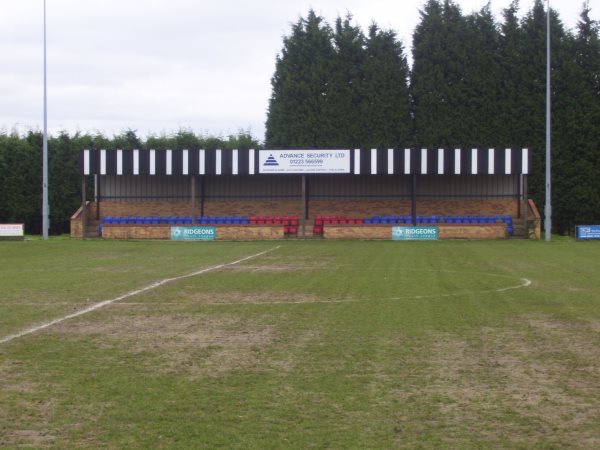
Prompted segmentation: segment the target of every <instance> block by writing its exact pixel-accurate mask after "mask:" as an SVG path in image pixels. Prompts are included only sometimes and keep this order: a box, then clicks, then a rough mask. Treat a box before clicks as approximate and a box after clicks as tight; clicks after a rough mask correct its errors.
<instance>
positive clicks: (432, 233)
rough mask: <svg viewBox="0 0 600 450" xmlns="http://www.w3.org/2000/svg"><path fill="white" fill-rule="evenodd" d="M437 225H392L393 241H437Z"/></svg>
mask: <svg viewBox="0 0 600 450" xmlns="http://www.w3.org/2000/svg"><path fill="white" fill-rule="evenodd" d="M438 239H439V229H438V227H392V240H394V241H437V240H438Z"/></svg>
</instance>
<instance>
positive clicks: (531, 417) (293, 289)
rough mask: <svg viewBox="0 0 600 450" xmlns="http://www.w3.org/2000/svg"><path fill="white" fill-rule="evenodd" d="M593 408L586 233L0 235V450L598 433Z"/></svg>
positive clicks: (596, 283) (599, 403)
mask: <svg viewBox="0 0 600 450" xmlns="http://www.w3.org/2000/svg"><path fill="white" fill-rule="evenodd" d="M598 424H600V243H598V242H588V243H583V242H573V241H571V240H568V239H564V240H560V239H557V240H555V241H553V242H551V243H545V242H537V241H536V242H531V241H487V242H459V241H440V242H422V243H417V242H325V241H306V242H291V241H282V242H276V243H273V242H237V243H233V242H231V243H228V242H225V243H220V242H219V243H216V242H211V243H178V242H129V241H125V242H115V241H102V240H87V241H75V240H69V239H60V238H55V239H51V240H50V241H48V242H43V241H39V240H28V241H25V242H0V447H2V448H21V447H33V448H48V447H50V448H207V449H214V448H228V449H233V448H240V449H254V448H256V449H267V448H273V449H281V448H298V449H305V448H357V449H367V448H369V449H371V448H374V449H379V448H381V449H389V448H435V449H438V448H528V449H529V448H598V447H599V446H600V426H599V425H598Z"/></svg>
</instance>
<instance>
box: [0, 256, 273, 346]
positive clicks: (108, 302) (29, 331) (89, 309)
mask: <svg viewBox="0 0 600 450" xmlns="http://www.w3.org/2000/svg"><path fill="white" fill-rule="evenodd" d="M279 247H280V246H279V245H278V246H277V247H273V248H271V249H269V250H265V251H263V252H260V253H256V254H254V255H250V256H246V257H244V258H241V259H238V260H237V261H233V262H230V263H224V264H218V265H216V266H212V267H207V268H206V269H202V270H198V271H196V272H192V273H188V274H186V275H181V276H178V277H173V278H165V279H164V280H160V281H157V282H155V283H152V284H149V285H147V286H144V287H142V288H140V289H136V290H135V291H129V292H127V293H126V294H123V295H120V296H118V297H115V298H113V299H111V300H104V301H102V302H99V303H94V304H93V305H90V306H88V307H87V308H84V309H80V310H79V311H75V312H74V313H71V314H68V315H66V316H63V317H59V318H58V319H54V320H52V321H50V322H46V323H43V324H41V325H37V326H35V327H31V328H27V329H25V330H23V331H19V332H18V333H15V334H11V335H9V336H5V337H3V338H0V344H5V343H7V342H10V341H13V340H15V339H18V338H20V337H23V336H27V335H28V334H33V333H36V332H38V331H40V330H44V329H46V328H49V327H51V326H52V325H56V324H57V323H61V322H64V321H65V320H69V319H73V318H75V317H79V316H83V315H84V314H87V313H90V312H92V311H96V310H98V309H100V308H104V307H105V306H108V305H111V304H113V303H115V302H118V301H119V300H123V299H126V298H128V297H133V296H134V295H138V294H141V293H142V292H147V291H150V290H152V289H156V288H157V287H160V286H162V285H164V284H167V283H171V282H173V281H179V280H183V279H185V278H190V277H195V276H198V275H202V274H203V273H207V272H212V271H213V270H219V269H222V268H223V267H228V266H234V265H236V264H239V263H242V262H244V261H248V260H249V259H253V258H258V257H259V256H262V255H265V254H267V253H270V252H272V251H274V250H277V249H278V248H279Z"/></svg>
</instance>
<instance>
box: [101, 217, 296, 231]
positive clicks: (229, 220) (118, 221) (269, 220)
mask: <svg viewBox="0 0 600 450" xmlns="http://www.w3.org/2000/svg"><path fill="white" fill-rule="evenodd" d="M102 224H104V225H193V224H194V221H193V220H192V217H191V216H118V217H114V216H104V218H103V219H102ZM102 224H101V226H102ZM195 224H197V225H282V226H283V230H284V234H286V235H294V234H298V217H297V216H293V217H289V216H260V217H255V216H252V217H248V216H198V217H196V218H195ZM100 230H101V228H100Z"/></svg>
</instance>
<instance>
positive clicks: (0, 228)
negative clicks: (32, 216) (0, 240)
mask: <svg viewBox="0 0 600 450" xmlns="http://www.w3.org/2000/svg"><path fill="white" fill-rule="evenodd" d="M23 236H25V230H24V228H23V224H22V223H0V237H23Z"/></svg>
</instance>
